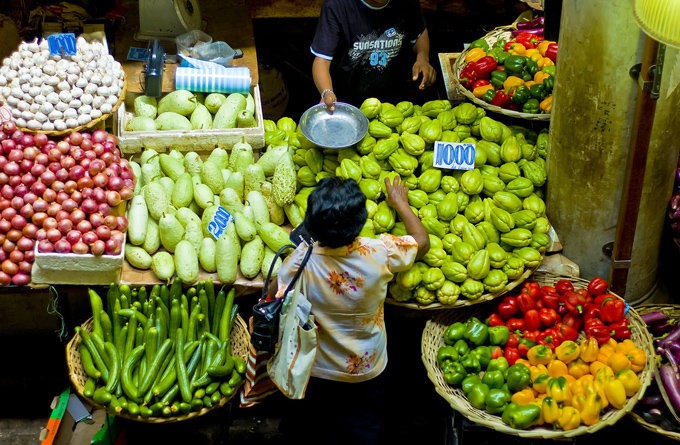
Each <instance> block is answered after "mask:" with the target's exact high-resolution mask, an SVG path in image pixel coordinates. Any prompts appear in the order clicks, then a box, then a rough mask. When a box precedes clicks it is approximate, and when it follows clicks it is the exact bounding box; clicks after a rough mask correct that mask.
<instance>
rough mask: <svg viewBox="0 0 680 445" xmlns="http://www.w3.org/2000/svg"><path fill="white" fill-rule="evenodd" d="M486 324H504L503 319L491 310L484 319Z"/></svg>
mask: <svg viewBox="0 0 680 445" xmlns="http://www.w3.org/2000/svg"><path fill="white" fill-rule="evenodd" d="M486 324H487V325H489V326H505V321H503V319H502V318H501V317H500V316H499V315H498V314H497V313H495V312H493V313H492V314H491V315H489V318H488V319H487V320H486Z"/></svg>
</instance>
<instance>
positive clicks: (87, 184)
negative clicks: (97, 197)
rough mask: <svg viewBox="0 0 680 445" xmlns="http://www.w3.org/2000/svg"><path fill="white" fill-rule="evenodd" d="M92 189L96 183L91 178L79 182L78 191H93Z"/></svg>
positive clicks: (87, 177) (84, 178) (81, 179)
mask: <svg viewBox="0 0 680 445" xmlns="http://www.w3.org/2000/svg"><path fill="white" fill-rule="evenodd" d="M92 187H94V181H93V180H92V178H90V177H89V176H85V177H83V178H80V179H79V180H78V190H83V189H91V188H92Z"/></svg>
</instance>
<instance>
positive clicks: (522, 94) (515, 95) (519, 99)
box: [510, 85, 531, 105]
mask: <svg viewBox="0 0 680 445" xmlns="http://www.w3.org/2000/svg"><path fill="white" fill-rule="evenodd" d="M529 99H531V92H530V90H529V88H527V87H526V86H525V85H520V86H518V87H515V88H514V89H513V90H512V95H511V96H510V100H512V101H513V102H514V103H516V104H519V105H522V104H524V103H525V102H526V101H528V100H529Z"/></svg>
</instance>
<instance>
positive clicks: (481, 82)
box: [472, 73, 489, 90]
mask: <svg viewBox="0 0 680 445" xmlns="http://www.w3.org/2000/svg"><path fill="white" fill-rule="evenodd" d="M477 74H478V75H479V73H477ZM485 85H489V81H488V80H486V79H479V80H476V81H475V83H473V84H472V89H473V90H474V89H475V88H477V87H483V86H485Z"/></svg>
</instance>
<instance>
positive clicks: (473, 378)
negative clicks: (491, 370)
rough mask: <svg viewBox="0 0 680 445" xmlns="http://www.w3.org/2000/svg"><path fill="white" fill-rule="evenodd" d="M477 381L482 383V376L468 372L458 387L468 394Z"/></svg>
mask: <svg viewBox="0 0 680 445" xmlns="http://www.w3.org/2000/svg"><path fill="white" fill-rule="evenodd" d="M478 383H482V378H481V377H480V376H479V375H477V374H468V375H467V377H465V378H464V379H463V381H462V382H461V384H460V387H461V389H462V390H463V393H464V394H465V395H468V394H469V393H470V390H471V389H472V388H473V387H474V386H475V385H477V384H478Z"/></svg>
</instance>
